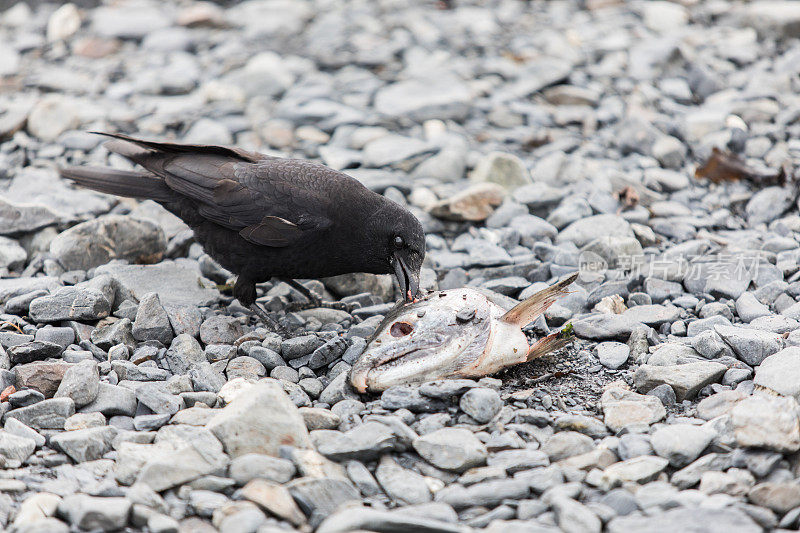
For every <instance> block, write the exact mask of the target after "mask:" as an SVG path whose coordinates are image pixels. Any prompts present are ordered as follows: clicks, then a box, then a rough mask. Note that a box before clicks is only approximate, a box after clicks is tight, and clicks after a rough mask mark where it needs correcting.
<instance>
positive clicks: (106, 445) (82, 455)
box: [50, 426, 117, 463]
mask: <svg viewBox="0 0 800 533" xmlns="http://www.w3.org/2000/svg"><path fill="white" fill-rule="evenodd" d="M116 436H117V428H115V427H113V426H103V427H96V428H87V429H79V430H76V431H65V432H64V433H59V434H58V435H54V436H53V437H52V438H51V439H50V443H51V444H52V445H53V447H55V448H56V449H57V450H60V451H62V452H64V453H66V454H67V455H69V456H70V458H72V460H73V461H75V462H76V463H82V462H84V461H94V460H95V459H100V458H101V457H103V455H105V454H106V453H107V452H109V451H110V450H111V443H112V441H113V440H114V437H116Z"/></svg>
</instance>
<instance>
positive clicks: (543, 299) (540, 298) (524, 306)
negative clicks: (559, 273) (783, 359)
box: [501, 272, 578, 327]
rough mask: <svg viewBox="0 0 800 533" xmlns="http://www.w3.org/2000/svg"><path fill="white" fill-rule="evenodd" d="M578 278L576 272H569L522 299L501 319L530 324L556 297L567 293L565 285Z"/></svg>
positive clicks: (520, 324) (521, 324) (513, 322)
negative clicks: (555, 281)
mask: <svg viewBox="0 0 800 533" xmlns="http://www.w3.org/2000/svg"><path fill="white" fill-rule="evenodd" d="M577 278H578V273H577V272H575V273H574V274H570V275H569V276H568V277H566V278H564V279H563V280H561V281H559V282H558V283H556V284H554V285H551V286H549V287H547V288H546V289H542V290H540V291H539V292H537V293H536V294H534V295H533V296H531V297H530V298H528V299H527V300H523V301H522V302H520V303H518V304H517V305H516V306H514V308H513V309H511V310H510V311H509V312H508V313H506V314H504V315H503V316H502V318H501V320H503V321H505V322H508V323H509V324H514V325H517V326H519V327H523V326H525V325H526V324H530V323H531V322H533V321H534V319H536V317H538V316H539V315H541V314H542V313H544V312H545V311H546V310H547V308H548V307H550V306H551V305H553V302H555V301H556V300H557V299H558V298H560V297H561V296H564V295H565V294H569V291H567V287H568V286H569V285H570V284H571V283H572V282H573V281H575V280H576V279H577Z"/></svg>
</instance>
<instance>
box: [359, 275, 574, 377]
mask: <svg viewBox="0 0 800 533" xmlns="http://www.w3.org/2000/svg"><path fill="white" fill-rule="evenodd" d="M576 278H577V273H576V274H573V275H571V276H569V277H567V278H566V279H564V280H562V281H560V282H558V283H556V284H554V285H552V286H550V287H547V288H545V289H543V290H542V291H539V292H538V293H536V294H534V295H533V296H531V297H530V298H528V299H527V300H525V301H523V302H521V303H519V304H518V305H517V306H515V307H514V308H513V309H511V310H510V311H506V310H505V309H503V308H502V307H500V306H499V305H497V304H495V303H493V302H492V301H490V300H489V299H488V298H487V297H486V296H485V295H484V294H483V293H481V292H479V291H476V290H474V289H470V288H463V289H451V290H447V291H439V292H434V293H431V294H429V295H427V296H425V297H424V298H422V299H421V300H418V301H416V302H413V303H409V304H405V305H400V306H398V307H396V308H395V309H393V310H392V311H391V312H390V313H389V314H388V315H387V316H386V318H384V320H383V322H381V324H380V325H379V326H378V328H377V330H376V331H375V334H374V335H373V336H372V337H371V338H370V340H369V341H368V344H367V347H366V349H365V350H364V353H363V354H362V355H361V357H360V358H359V360H358V361H356V363H355V365H353V369H352V370H351V372H350V383H351V384H352V385H353V387H354V388H355V389H356V390H358V391H359V392H362V393H363V392H366V391H371V392H380V391H383V390H386V389H387V388H389V387H391V386H394V385H408V384H414V383H424V382H427V381H432V380H436V379H442V378H459V377H482V376H487V375H490V374H494V373H496V372H498V371H499V370H502V369H503V368H506V367H509V366H512V365H516V364H519V363H524V362H526V361H530V360H532V359H535V358H537V357H541V356H542V355H544V354H546V353H549V352H551V351H553V350H555V349H558V348H560V347H562V346H564V345H566V344H567V343H568V342H569V340H568V339H567V338H566V337H565V336H564V335H563V334H561V333H560V332H557V333H554V334H552V335H549V336H547V337H544V338H543V339H541V340H540V341H539V342H538V343H536V344H534V345H533V346H528V340H527V338H526V337H525V334H524V333H523V332H522V327H523V326H525V325H527V324H529V323H531V322H533V320H535V319H536V318H537V317H538V316H539V315H541V314H542V313H544V311H545V310H546V309H547V308H548V307H550V305H552V303H553V302H554V301H555V300H556V299H558V297H560V296H562V295H564V294H566V293H567V290H566V287H567V286H568V285H569V284H570V283H572V282H573V281H574V280H575V279H576Z"/></svg>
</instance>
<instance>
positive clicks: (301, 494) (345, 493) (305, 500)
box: [287, 477, 360, 523]
mask: <svg viewBox="0 0 800 533" xmlns="http://www.w3.org/2000/svg"><path fill="white" fill-rule="evenodd" d="M287 488H288V489H289V492H290V493H291V494H292V497H293V498H294V499H295V501H296V502H297V503H298V505H299V506H300V508H301V509H303V511H304V512H305V513H306V514H307V515H310V517H309V520H310V521H311V522H312V523H316V522H319V521H322V519H324V518H325V517H327V516H328V515H330V514H332V513H333V512H334V511H336V509H338V508H339V507H340V506H341V505H342V504H344V503H347V502H352V501H354V500H360V495H359V494H358V490H357V489H356V488H355V487H354V486H353V484H352V483H350V481H349V480H347V479H342V478H331V477H302V478H299V479H295V480H294V481H292V482H290V483H289V484H288V485H287Z"/></svg>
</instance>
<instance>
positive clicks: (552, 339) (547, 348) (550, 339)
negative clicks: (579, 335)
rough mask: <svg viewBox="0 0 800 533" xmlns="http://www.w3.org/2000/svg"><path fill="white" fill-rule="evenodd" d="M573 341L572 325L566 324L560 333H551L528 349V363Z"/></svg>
mask: <svg viewBox="0 0 800 533" xmlns="http://www.w3.org/2000/svg"><path fill="white" fill-rule="evenodd" d="M573 339H574V335H573V334H572V324H567V325H566V326H565V327H564V329H562V330H561V331H556V332H555V333H551V334H550V335H548V336H547V337H544V338H542V339H540V340H539V342H537V343H536V344H534V345H533V346H531V347H530V348H528V361H533V360H534V359H538V358H540V357H542V356H545V355H547V354H549V353H551V352H554V351H556V350H558V349H560V348H563V347H564V346H567V345H569V344H570V343H571V342H572V340H573Z"/></svg>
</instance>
